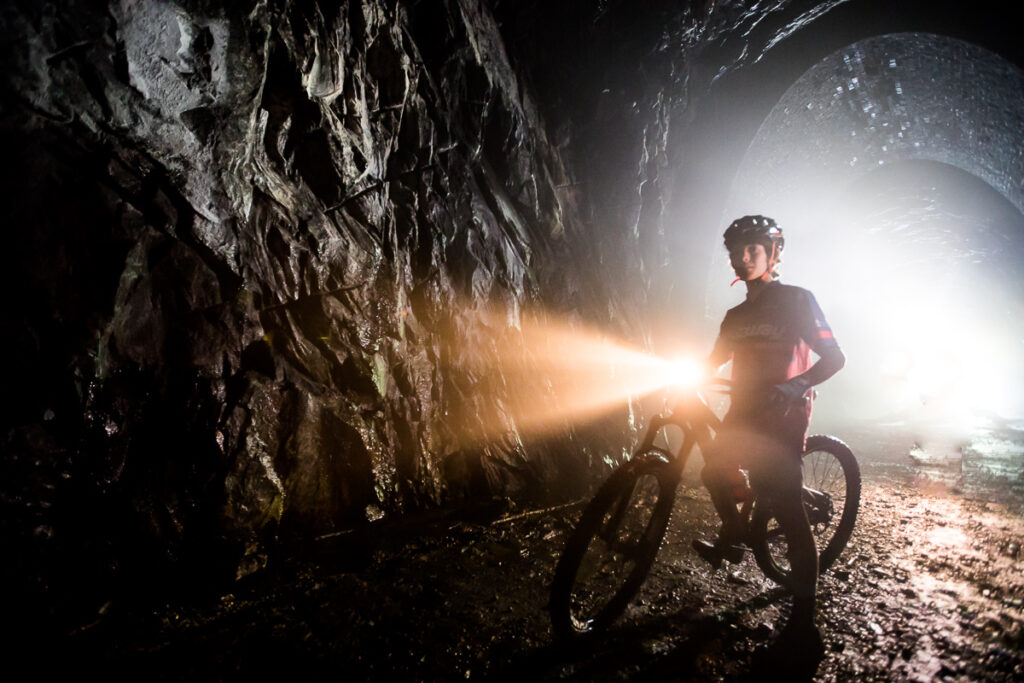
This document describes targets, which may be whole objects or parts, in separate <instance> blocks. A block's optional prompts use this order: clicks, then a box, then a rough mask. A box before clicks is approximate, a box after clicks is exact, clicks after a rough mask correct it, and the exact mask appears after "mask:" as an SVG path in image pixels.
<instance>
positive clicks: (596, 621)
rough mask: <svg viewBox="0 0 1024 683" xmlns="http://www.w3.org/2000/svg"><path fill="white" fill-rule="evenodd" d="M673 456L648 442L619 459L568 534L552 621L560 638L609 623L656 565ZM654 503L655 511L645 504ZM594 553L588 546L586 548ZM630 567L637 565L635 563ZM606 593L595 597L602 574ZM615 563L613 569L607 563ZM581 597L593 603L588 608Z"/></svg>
mask: <svg viewBox="0 0 1024 683" xmlns="http://www.w3.org/2000/svg"><path fill="white" fill-rule="evenodd" d="M671 458H672V456H671V455H669V454H668V453H667V452H666V451H664V450H662V449H660V448H654V447H652V448H650V449H649V450H647V451H645V452H644V453H643V454H641V455H639V456H635V457H634V458H632V459H631V460H630V461H629V462H626V463H624V464H622V465H620V466H619V467H618V468H617V469H616V470H615V471H614V472H613V473H612V474H611V476H610V477H609V478H608V479H607V481H605V482H604V484H602V485H601V487H600V488H599V489H598V491H597V493H596V494H595V495H594V498H593V499H592V500H591V501H590V503H589V504H588V505H587V507H586V508H585V509H584V511H583V514H582V515H581V517H580V520H579V522H578V523H577V524H576V527H575V529H574V530H573V531H572V533H571V535H570V536H569V539H568V541H567V542H566V545H565V550H563V552H562V556H561V558H560V559H559V562H558V565H557V567H556V568H555V574H554V578H553V579H552V582H551V601H550V604H549V609H550V612H551V624H552V627H553V629H554V632H555V635H556V636H558V637H560V638H571V637H578V636H581V635H583V634H586V633H589V632H593V631H599V630H603V629H605V628H607V627H608V626H609V625H610V624H611V623H612V622H613V621H614V620H615V619H616V618H617V617H618V616H619V615H620V614H622V612H623V611H624V610H625V609H626V607H627V606H628V605H629V601H630V600H631V599H632V598H633V596H634V595H635V594H636V592H637V591H638V590H639V589H640V586H641V584H642V583H643V581H644V579H645V578H646V576H647V573H648V571H650V568H651V565H652V564H653V562H654V558H655V556H656V555H657V553H658V549H659V548H660V546H661V542H662V539H663V538H664V537H665V531H666V529H667V528H668V520H669V516H670V515H671V513H672V504H673V502H674V501H675V492H676V485H677V484H678V481H679V475H678V472H675V471H674V470H673V469H672V468H671V466H670V465H669V462H670V460H671ZM648 509H649V517H648V516H647V514H648V513H647V510H648ZM588 551H590V552H588ZM630 564H631V565H632V566H631V567H630V566H629V565H630ZM620 565H621V567H622V571H621V572H620V573H621V576H613V577H612V578H611V579H609V580H606V583H608V584H609V586H608V587H607V588H605V590H604V592H605V593H608V595H607V596H604V595H600V596H597V597H591V593H592V592H593V591H594V590H595V589H594V588H592V587H591V586H590V585H588V581H591V580H592V581H593V583H594V584H595V585H597V586H598V589H596V590H600V584H601V581H602V578H603V577H596V578H595V576H596V575H597V574H605V570H606V569H608V572H607V573H608V574H614V573H615V571H616V569H618V568H619V566H620ZM609 567H610V568H609ZM582 603H593V604H592V605H591V607H590V609H589V610H588V609H587V607H586V606H584V605H583V604H582Z"/></svg>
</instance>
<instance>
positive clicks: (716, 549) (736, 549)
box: [692, 540, 748, 569]
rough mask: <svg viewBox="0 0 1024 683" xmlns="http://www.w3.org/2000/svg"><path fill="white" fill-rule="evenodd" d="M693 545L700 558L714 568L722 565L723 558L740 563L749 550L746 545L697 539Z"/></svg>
mask: <svg viewBox="0 0 1024 683" xmlns="http://www.w3.org/2000/svg"><path fill="white" fill-rule="evenodd" d="M692 545H693V549H694V551H695V552H696V553H697V554H698V555H700V558H701V559H702V560H704V561H705V562H707V563H708V564H710V565H711V566H712V568H714V569H718V568H719V567H721V566H722V560H726V561H727V562H729V563H730V564H739V563H740V562H742V561H743V556H744V555H745V554H746V552H747V550H748V548H747V547H746V546H745V545H738V544H737V545H718V544H717V543H716V544H711V543H708V542H707V541H697V540H694V541H693V544H692Z"/></svg>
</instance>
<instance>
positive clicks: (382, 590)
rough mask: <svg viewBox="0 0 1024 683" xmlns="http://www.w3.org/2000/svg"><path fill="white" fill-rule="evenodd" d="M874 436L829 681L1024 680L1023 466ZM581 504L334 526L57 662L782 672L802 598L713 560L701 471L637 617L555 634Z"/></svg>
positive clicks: (126, 613) (494, 675) (536, 676)
mask: <svg viewBox="0 0 1024 683" xmlns="http://www.w3.org/2000/svg"><path fill="white" fill-rule="evenodd" d="M864 443H867V442H866V441H865V442H864ZM864 443H862V444H861V448H860V449H859V450H860V453H859V455H860V457H861V461H862V469H863V473H864V489H863V496H862V505H861V512H860V516H859V519H858V523H857V527H856V530H855V532H854V535H853V538H852V540H851V542H850V544H849V546H848V547H847V549H846V551H845V552H844V553H843V555H842V556H841V557H840V559H839V561H838V562H837V566H836V567H834V568H833V570H832V571H830V572H828V573H827V574H825V575H824V576H823V577H822V579H821V583H820V587H819V595H820V598H821V614H820V624H821V626H822V631H823V634H824V637H825V642H826V649H827V652H826V656H825V659H824V660H823V661H822V662H821V663H820V664H819V665H818V668H817V670H816V674H815V679H819V680H858V681H859V680H913V681H918V680H919V681H931V680H965V681H966V680H970V681H979V680H980V681H1005V680H1024V610H1022V599H1024V556H1022V554H1021V551H1020V543H1021V540H1022V539H1024V519H1022V516H1021V505H1020V495H1019V491H1020V482H1019V481H1009V482H1008V481H1007V480H1005V478H1003V479H999V478H998V477H996V479H995V480H993V481H990V482H982V483H981V484H980V485H975V484H976V483H977V478H975V481H974V482H973V483H971V482H968V483H970V484H971V485H967V484H965V481H964V480H963V476H962V472H963V470H964V466H963V465H958V469H959V470H960V471H959V473H958V472H951V471H950V470H949V465H948V463H944V462H943V461H941V459H940V460H939V461H933V462H924V461H923V458H922V456H921V453H920V452H917V451H914V448H913V447H911V448H909V449H908V448H906V447H904V445H900V446H895V447H893V446H892V445H891V442H888V440H887V443H886V444H881V446H879V447H878V448H872V447H864ZM854 445H855V448H856V444H854ZM876 445H877V444H876ZM883 446H884V447H883ZM691 481H692V479H691ZM579 510H580V505H573V504H570V505H567V506H560V507H556V508H554V509H544V510H525V511H522V510H521V511H516V512H515V514H511V515H510V514H505V515H504V516H500V517H498V518H497V519H490V520H476V521H472V520H467V519H457V518H453V517H448V516H438V517H436V518H432V519H421V520H414V521H411V522H408V523H404V524H401V525H394V524H392V525H391V526H381V527H379V528H376V529H375V530H374V532H373V534H372V535H368V534H363V535H359V536H355V535H353V536H348V537H335V538H331V539H324V540H323V541H321V543H320V544H319V546H318V547H317V548H315V549H314V550H315V552H314V554H313V555H309V554H307V555H305V556H304V557H301V559H300V558H298V557H296V558H292V559H289V560H286V561H285V562H284V563H283V564H282V565H281V566H279V567H278V568H277V571H276V572H275V573H272V575H271V576H269V577H265V578H264V579H263V582H262V583H260V584H252V585H250V586H248V587H246V588H245V589H243V590H239V591H237V592H235V593H233V594H228V595H223V596H219V597H218V598H215V599H208V600H206V601H203V602H199V603H194V602H193V603H191V604H188V603H180V602H179V603H175V604H165V605H160V606H157V607H155V608H145V609H140V608H138V606H131V605H123V604H122V605H119V604H109V605H106V606H105V607H104V610H103V614H100V615H98V616H97V618H96V620H95V621H93V622H91V623H88V624H83V625H82V626H80V627H79V628H77V629H76V630H75V631H74V632H73V633H72V634H71V635H69V636H68V642H67V643H66V647H62V648H61V649H60V650H58V649H55V650H54V653H55V655H54V656H55V659H54V660H53V661H52V662H49V665H51V666H57V662H58V661H59V662H62V663H63V664H72V665H73V666H74V667H75V668H77V669H79V670H80V671H81V672H83V673H84V672H85V671H86V670H87V669H90V668H98V669H99V670H100V671H101V672H102V673H104V674H106V675H107V676H108V677H111V678H129V679H135V680H197V681H200V680H248V679H253V680H265V679H268V678H278V679H281V680H488V679H490V680H511V679H515V680H526V681H536V680H562V679H565V680H633V679H638V680H645V679H660V680H721V679H725V680H730V679H737V678H744V677H747V678H752V679H755V680H757V679H760V678H764V677H765V676H764V675H763V674H764V672H763V670H761V669H759V668H758V667H759V666H760V664H758V661H759V660H758V659H757V658H756V657H757V655H756V653H757V652H758V650H759V649H760V648H763V647H764V645H765V644H766V642H768V641H769V640H770V637H771V632H772V628H773V626H775V625H776V624H777V622H778V621H779V620H780V617H781V616H782V615H784V614H785V613H786V611H787V610H788V598H787V597H786V595H785V594H784V592H783V591H781V590H780V589H778V588H776V587H775V586H774V585H773V584H771V583H770V582H768V581H767V580H766V579H765V578H764V577H763V575H762V574H761V573H760V571H759V570H758V568H757V566H756V564H755V563H754V561H753V559H752V558H748V559H747V560H745V561H744V562H743V563H742V564H740V565H736V566H730V568H729V569H728V570H725V569H722V570H719V571H717V572H714V571H710V569H709V568H707V567H706V566H705V565H702V564H701V561H700V560H699V558H697V557H696V555H695V554H694V552H693V551H692V550H691V548H690V541H691V539H693V538H694V537H696V536H705V537H710V536H711V535H712V532H713V530H714V529H715V528H717V524H716V523H715V520H714V513H713V510H712V507H711V504H710V500H709V498H708V496H707V494H706V492H705V491H703V490H702V489H699V488H695V487H692V486H684V488H683V489H682V490H681V491H680V496H679V501H678V502H677V504H676V511H675V516H674V518H673V522H672V524H671V526H670V530H669V536H668V538H667V540H666V543H665V546H664V547H663V549H662V551H661V553H660V555H659V557H658V559H657V561H656V564H655V566H654V569H653V570H652V574H651V576H650V578H649V579H648V581H647V582H646V584H645V585H644V587H643V589H642V590H641V592H640V594H639V595H638V596H637V598H636V599H635V600H634V602H633V604H632V605H631V606H630V607H629V608H628V610H627V613H626V614H625V615H624V616H623V617H622V618H621V619H620V620H619V621H618V622H617V623H616V624H615V625H614V627H613V628H612V629H611V630H610V631H609V632H607V633H606V634H603V635H601V636H599V637H597V638H595V639H593V640H591V641H589V642H585V643H583V644H580V645H577V646H573V647H569V646H566V645H562V644H558V643H555V642H553V641H552V637H551V632H550V628H549V623H548V617H547V612H546V610H545V605H546V602H547V589H548V583H549V580H550V577H551V573H552V570H553V567H554V564H555V561H556V558H557V555H558V553H559V552H560V550H561V548H562V545H563V542H564V538H565V535H566V533H567V531H568V530H569V529H570V527H571V525H572V523H573V522H574V520H575V518H576V515H577V514H578V512H579ZM61 651H63V652H64V653H66V654H61V655H59V656H58V653H59V652H61ZM43 669H45V663H44V665H43ZM43 669H40V668H37V669H36V670H37V671H41V670H43Z"/></svg>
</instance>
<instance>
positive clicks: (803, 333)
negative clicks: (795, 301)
mask: <svg viewBox="0 0 1024 683" xmlns="http://www.w3.org/2000/svg"><path fill="white" fill-rule="evenodd" d="M804 295H805V297H806V299H805V301H804V305H803V306H802V307H801V309H802V310H801V311H800V315H799V318H798V330H797V332H798V333H799V335H800V337H801V338H802V339H803V340H804V341H805V342H807V345H808V346H810V347H811V349H813V350H814V352H815V353H818V352H819V351H820V350H821V349H825V348H828V347H834V346H839V342H837V341H836V337H835V334H833V333H832V328H831V327H830V326H829V324H828V321H826V320H825V314H824V313H823V312H822V310H821V306H819V305H818V300H817V299H815V298H814V295H813V294H811V293H810V292H809V291H807V290H804Z"/></svg>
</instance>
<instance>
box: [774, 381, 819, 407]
mask: <svg viewBox="0 0 1024 683" xmlns="http://www.w3.org/2000/svg"><path fill="white" fill-rule="evenodd" d="M810 388H811V386H810V385H809V384H808V383H807V382H805V381H804V380H802V379H800V378H799V377H794V378H793V379H791V380H789V381H787V382H783V383H782V384H776V385H775V386H773V387H772V393H771V395H770V396H769V400H770V401H771V403H772V404H773V405H775V406H778V407H780V408H788V407H789V406H791V405H793V404H794V403H796V402H797V401H799V400H800V399H802V398H803V397H804V396H806V395H807V391H808V390H809V389H810Z"/></svg>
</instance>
